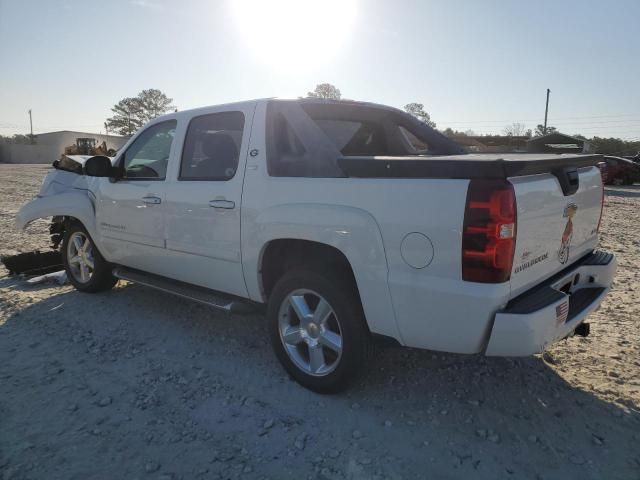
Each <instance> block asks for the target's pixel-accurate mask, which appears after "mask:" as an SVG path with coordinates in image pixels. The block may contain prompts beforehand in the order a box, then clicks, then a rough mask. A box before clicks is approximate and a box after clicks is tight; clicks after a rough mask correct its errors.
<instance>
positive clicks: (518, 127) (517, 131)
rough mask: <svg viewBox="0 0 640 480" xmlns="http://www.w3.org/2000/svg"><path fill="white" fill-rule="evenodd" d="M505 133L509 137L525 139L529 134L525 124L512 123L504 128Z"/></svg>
mask: <svg viewBox="0 0 640 480" xmlns="http://www.w3.org/2000/svg"><path fill="white" fill-rule="evenodd" d="M503 133H504V134H505V135H506V136H507V137H524V136H525V135H526V134H527V127H525V125H524V123H518V122H516V123H512V124H511V125H507V126H506V127H504V130H503Z"/></svg>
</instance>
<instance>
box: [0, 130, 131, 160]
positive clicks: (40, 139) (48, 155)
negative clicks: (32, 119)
mask: <svg viewBox="0 0 640 480" xmlns="http://www.w3.org/2000/svg"><path fill="white" fill-rule="evenodd" d="M33 138H34V143H33V144H31V145H24V144H2V145H0V162H1V163H52V162H53V161H54V160H58V159H59V158H60V155H61V154H63V153H64V151H65V148H67V147H70V146H72V145H74V144H75V145H90V146H93V147H97V146H99V145H101V144H102V142H105V143H106V144H107V149H114V150H118V149H119V148H120V147H122V146H123V145H124V144H125V143H126V142H127V140H129V137H122V136H120V135H101V134H98V133H86V132H72V131H69V130H61V131H59V132H49V133H41V134H38V135H34V136H33Z"/></svg>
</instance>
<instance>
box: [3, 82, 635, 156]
mask: <svg viewBox="0 0 640 480" xmlns="http://www.w3.org/2000/svg"><path fill="white" fill-rule="evenodd" d="M306 96H307V98H324V99H330V100H341V99H342V93H341V92H340V89H338V88H337V87H336V86H335V85H332V84H330V83H320V84H318V85H316V87H315V88H314V89H313V90H312V91H310V92H307V95H306ZM403 109H404V111H405V112H407V113H409V114H411V115H413V116H414V117H416V118H417V119H418V120H420V121H421V122H423V123H425V124H426V125H428V126H430V127H431V128H436V123H435V122H434V121H433V120H432V119H431V116H430V115H429V113H427V111H426V110H425V107H424V104H422V103H418V102H411V103H407V104H406V105H404V107H403ZM111 111H112V113H113V115H112V116H111V117H109V118H107V119H106V121H105V123H104V127H105V130H106V132H107V133H112V134H118V135H125V136H130V135H133V133H135V132H136V131H137V130H138V129H139V128H140V127H142V126H143V125H144V124H146V123H147V122H148V121H149V120H152V119H154V118H156V117H157V116H159V115H162V114H164V113H167V112H170V111H177V109H176V107H175V106H174V105H173V99H172V98H169V97H168V96H167V95H166V94H165V93H164V92H162V91H160V90H158V89H154V88H150V89H147V90H142V91H141V92H140V93H138V95H136V96H135V97H126V98H123V99H122V100H120V101H119V102H118V103H116V104H115V105H114V106H113V107H111ZM441 132H442V133H443V134H444V135H447V136H449V137H456V136H464V135H466V136H472V135H475V133H474V132H473V131H472V130H466V131H457V130H453V129H451V128H446V129H444V130H441ZM555 132H558V129H557V128H556V127H554V126H547V128H546V133H547V134H548V133H555ZM502 133H503V134H504V135H505V136H510V137H529V138H532V137H539V136H541V135H544V134H545V128H544V126H543V125H542V124H539V125H537V126H536V128H535V130H532V129H530V128H529V129H527V128H526V127H525V125H524V124H522V123H517V122H516V123H512V124H511V125H508V126H506V127H505V128H504V130H503V132H502ZM572 136H573V137H576V138H580V139H583V140H587V141H589V142H590V143H591V144H592V145H593V147H594V149H595V151H596V153H603V154H615V155H636V154H637V153H638V152H640V141H629V140H622V139H621V138H614V137H611V138H604V137H597V136H594V137H592V138H587V137H585V136H583V135H580V134H574V135H572ZM0 143H32V139H31V137H30V136H29V135H20V134H16V135H13V136H11V137H3V136H1V135H0Z"/></svg>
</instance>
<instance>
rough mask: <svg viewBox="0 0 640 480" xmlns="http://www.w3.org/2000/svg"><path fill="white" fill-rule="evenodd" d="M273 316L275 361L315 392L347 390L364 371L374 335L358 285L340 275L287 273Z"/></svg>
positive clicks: (271, 310)
mask: <svg viewBox="0 0 640 480" xmlns="http://www.w3.org/2000/svg"><path fill="white" fill-rule="evenodd" d="M268 316H269V333H270V337H271V343H272V346H273V349H274V352H275V354H276V356H277V357H278V359H279V360H280V362H281V363H282V365H283V366H284V368H285V370H286V371H287V372H288V373H289V374H290V375H291V376H292V377H293V378H294V379H295V380H296V381H297V382H298V383H300V384H301V385H303V386H305V387H307V388H309V389H310V390H313V391H316V392H318V393H333V392H338V391H340V390H343V389H344V388H346V387H347V386H348V385H349V384H350V383H351V382H352V381H353V380H354V379H355V378H356V377H357V375H358V373H360V371H361V370H362V369H363V367H364V366H365V364H366V362H365V359H366V353H367V352H368V349H369V348H370V334H369V331H368V329H367V327H366V324H365V320H364V315H363V313H362V307H361V305H360V301H359V299H358V296H357V292H356V290H355V286H353V285H349V284H348V282H345V281H344V280H342V279H341V278H340V277H339V276H337V275H332V274H320V273H317V272H314V271H311V270H297V271H291V272H287V273H285V274H284V276H283V277H282V278H281V279H280V280H279V281H278V282H277V283H276V285H275V287H274V289H273V292H272V294H271V296H270V299H269V308H268Z"/></svg>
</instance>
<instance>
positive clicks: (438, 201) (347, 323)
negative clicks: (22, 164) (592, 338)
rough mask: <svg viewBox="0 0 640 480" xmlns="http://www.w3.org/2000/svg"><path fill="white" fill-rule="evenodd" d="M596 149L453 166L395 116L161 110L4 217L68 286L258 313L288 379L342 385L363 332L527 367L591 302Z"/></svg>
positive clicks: (595, 286) (447, 155) (349, 107)
mask: <svg viewBox="0 0 640 480" xmlns="http://www.w3.org/2000/svg"><path fill="white" fill-rule="evenodd" d="M599 159H600V157H599V156H598V155H548V154H540V155H537V154H482V155H480V154H466V153H464V151H462V149H461V148H460V147H459V146H458V145H456V144H454V143H452V142H451V141H450V140H448V139H447V138H446V137H445V136H443V135H441V134H440V133H438V132H437V131H435V130H433V129H431V128H429V127H428V126H426V125H425V124H423V123H421V122H419V121H418V120H417V119H415V118H414V117H412V116H410V115H407V114H405V113H403V112H401V111H399V110H396V109H394V108H389V107H385V106H381V105H376V104H371V103H359V102H350V101H349V102H345V101H340V102H336V101H326V100H316V99H305V100H256V101H249V102H242V103H234V104H228V105H221V106H213V107H206V108H201V109H197V110H190V111H183V112H178V113H172V114H169V115H165V116H162V117H160V118H157V119H155V120H153V121H151V122H150V123H149V124H148V125H146V126H145V127H144V128H142V129H141V130H140V131H139V132H138V133H137V134H136V135H135V136H133V138H131V139H130V140H129V142H128V143H127V144H126V145H125V146H124V147H123V148H122V149H121V150H120V152H118V154H117V156H116V157H115V158H114V159H109V158H107V157H92V158H86V157H69V158H64V159H63V160H61V161H58V162H55V163H54V166H55V167H56V168H55V169H54V170H52V171H51V172H50V173H49V174H48V175H47V177H46V178H45V180H44V183H43V185H42V187H41V190H40V193H39V194H38V195H37V198H35V199H34V200H32V201H31V202H29V203H27V204H26V205H24V206H23V207H22V209H21V210H20V212H19V213H18V216H17V223H18V226H19V227H20V228H24V227H25V226H26V225H27V224H28V223H29V222H31V221H33V220H34V219H36V218H44V217H53V222H52V227H51V229H52V232H53V239H54V241H55V242H60V241H61V243H62V247H61V248H62V256H63V260H64V264H65V268H66V271H67V273H68V276H69V279H70V281H71V282H72V283H73V285H74V286H75V287H76V288H77V289H78V290H80V291H83V292H97V291H101V290H107V289H110V288H111V287H113V286H114V284H115V283H116V281H117V279H126V280H129V281H133V282H139V283H141V284H144V285H148V286H150V287H154V288H158V289H160V290H163V291H166V292H172V293H176V294H178V295H181V296H183V297H188V298H191V299H194V300H197V301H200V302H204V303H207V304H210V305H213V306H215V307H218V308H222V309H225V310H228V311H232V312H241V311H244V310H245V309H246V308H247V306H250V307H256V306H260V305H266V311H267V322H268V330H269V334H270V337H271V340H272V345H273V348H274V350H275V353H276V355H277V357H278V359H279V360H280V361H281V362H282V364H283V366H284V368H285V369H286V370H287V371H288V372H289V374H290V375H291V376H292V377H293V378H294V379H295V380H297V381H298V382H300V383H301V384H302V385H304V386H306V387H308V388H310V389H312V390H315V391H318V392H333V391H337V390H340V389H342V388H345V387H346V386H347V384H348V383H349V381H351V380H352V379H353V378H354V376H355V374H356V373H357V372H359V371H360V370H362V369H366V367H367V365H368V363H367V354H368V352H369V346H370V345H371V344H372V342H373V341H374V340H376V339H386V340H392V341H393V342H395V343H398V344H400V345H406V346H409V347H417V348H427V349H433V350H442V351H448V352H458V353H467V354H477V353H480V354H485V355H501V356H521V355H531V354H533V353H536V352H541V351H542V350H543V349H545V348H546V347H547V346H548V345H549V344H551V343H552V342H554V341H556V340H559V339H562V338H566V337H568V336H571V335H573V334H579V335H587V334H588V332H589V330H588V324H586V323H584V322H583V321H584V320H585V317H586V316H587V315H588V314H589V313H590V312H592V311H593V310H595V309H596V308H597V307H598V305H599V304H600V303H601V302H602V300H603V298H604V297H605V296H606V295H607V293H608V291H609V288H610V286H611V283H612V279H613V276H614V273H615V269H616V262H615V259H614V257H613V255H611V254H609V253H606V252H602V251H597V250H595V249H596V246H597V244H598V229H599V226H600V218H601V215H602V204H603V186H602V180H601V176H600V172H599V170H598V168H597V167H596V166H595V165H596V164H597V162H598V161H599Z"/></svg>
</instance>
